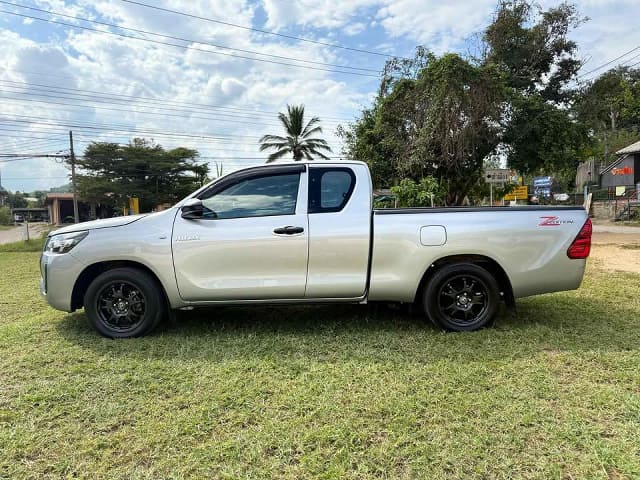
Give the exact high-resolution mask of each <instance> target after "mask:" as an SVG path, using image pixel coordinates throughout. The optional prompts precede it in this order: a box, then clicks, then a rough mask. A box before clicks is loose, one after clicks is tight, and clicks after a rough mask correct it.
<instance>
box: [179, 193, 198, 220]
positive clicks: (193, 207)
mask: <svg viewBox="0 0 640 480" xmlns="http://www.w3.org/2000/svg"><path fill="white" fill-rule="evenodd" d="M180 211H181V212H182V214H181V216H182V218H185V219H187V220H198V219H200V218H202V215H203V214H204V205H202V200H200V199H199V198H190V199H189V200H187V201H186V202H184V205H183V206H182V208H181V209H180Z"/></svg>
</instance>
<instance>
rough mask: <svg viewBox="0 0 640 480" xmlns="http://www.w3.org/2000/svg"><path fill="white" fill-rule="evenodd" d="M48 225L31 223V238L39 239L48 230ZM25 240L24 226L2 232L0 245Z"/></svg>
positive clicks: (0, 231) (0, 232)
mask: <svg viewBox="0 0 640 480" xmlns="http://www.w3.org/2000/svg"><path fill="white" fill-rule="evenodd" d="M47 227H48V225H47V224H46V223H30V224H29V237H30V238H38V237H40V236H41V235H42V233H43V232H44V230H46V229H47ZM20 240H24V225H21V226H19V227H15V228H12V229H10V230H0V245H2V244H3V243H12V242H19V241H20Z"/></svg>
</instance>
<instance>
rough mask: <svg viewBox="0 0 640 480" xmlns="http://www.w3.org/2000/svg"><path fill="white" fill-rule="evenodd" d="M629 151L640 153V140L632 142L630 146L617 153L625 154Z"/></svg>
mask: <svg viewBox="0 0 640 480" xmlns="http://www.w3.org/2000/svg"><path fill="white" fill-rule="evenodd" d="M629 153H640V142H636V143H632V144H631V145H629V146H628V147H624V148H622V149H620V150H618V151H617V152H616V155H624V154H629Z"/></svg>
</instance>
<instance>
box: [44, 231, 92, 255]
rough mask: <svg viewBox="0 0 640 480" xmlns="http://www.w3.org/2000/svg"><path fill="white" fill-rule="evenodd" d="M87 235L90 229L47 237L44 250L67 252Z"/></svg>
mask: <svg viewBox="0 0 640 480" xmlns="http://www.w3.org/2000/svg"><path fill="white" fill-rule="evenodd" d="M87 235H89V232H88V231H84V232H73V233H61V234H59V235H53V236H51V237H49V238H48V239H47V243H46V244H45V246H44V251H45V252H48V253H67V252H68V251H70V250H71V249H72V248H73V247H75V246H76V245H77V244H79V243H80V242H81V241H82V239H83V238H84V237H86V236H87Z"/></svg>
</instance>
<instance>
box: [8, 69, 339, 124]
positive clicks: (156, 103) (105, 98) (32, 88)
mask: <svg viewBox="0 0 640 480" xmlns="http://www.w3.org/2000/svg"><path fill="white" fill-rule="evenodd" d="M6 83H9V84H10V85H4V84H6ZM16 84H17V85H16ZM22 85H24V86H25V87H22ZM0 86H3V87H4V88H10V89H13V90H11V91H8V92H7V93H14V94H17V95H31V96H41V97H45V98H46V97H49V98H60V99H68V100H79V101H93V102H96V103H103V104H108V105H127V106H131V105H132V102H131V100H136V103H138V104H140V105H141V106H143V107H150V108H159V109H161V110H167V111H172V112H185V113H189V114H191V113H204V114H208V115H216V116H218V117H228V118H238V119H247V120H251V119H256V117H259V116H261V115H262V116H265V115H266V114H261V113H260V114H259V113H258V112H256V111H251V110H249V109H247V111H248V112H251V114H250V113H239V114H238V113H235V112H233V113H228V112H222V113H217V112H215V111H213V112H212V111H210V110H209V109H206V108H196V109H188V108H172V107H173V106H172V105H171V104H170V102H164V101H161V100H150V101H149V100H142V101H139V100H137V98H138V97H134V96H130V95H122V97H123V98H119V97H120V95H117V94H108V95H105V94H100V93H97V92H96V94H83V93H75V92H76V91H79V92H82V91H83V90H80V89H67V88H64V87H49V86H44V87H42V86H40V85H38V84H29V83H27V82H14V81H11V80H0ZM67 90H69V91H67ZM41 91H42V92H46V93H40V92H41ZM87 92H92V91H90V90H89V91H87ZM47 93H54V94H56V95H48V94H47ZM63 95H66V96H63ZM77 97H82V98H77ZM112 97H113V98H112ZM85 98H86V100H85ZM166 104H169V105H170V106H169V107H167V106H166ZM134 105H135V104H134ZM273 115H275V113H274V114H273ZM194 118H196V117H194ZM271 118H273V116H271ZM349 121H351V119H349ZM322 122H323V123H325V124H329V125H338V123H339V122H331V121H326V120H322ZM260 125H268V124H266V123H264V124H260ZM270 125H272V126H281V125H280V124H270Z"/></svg>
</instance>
